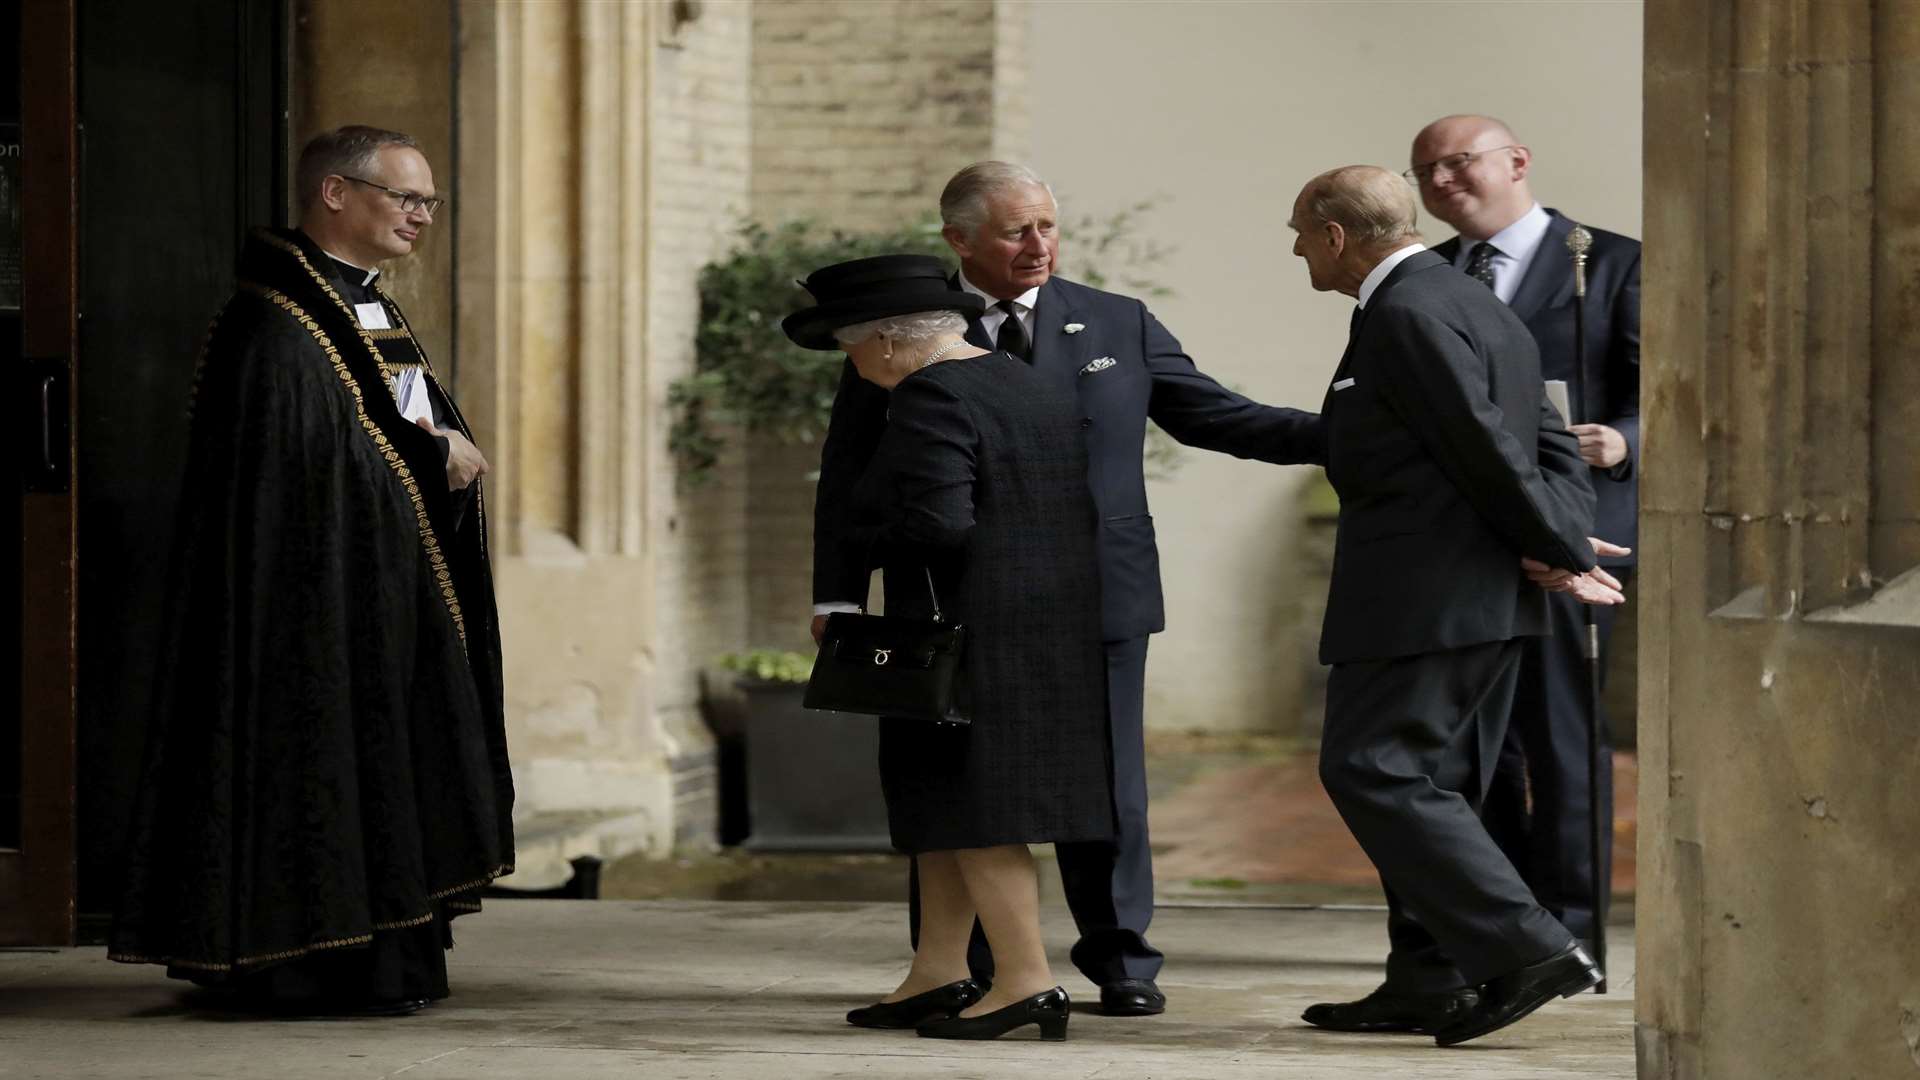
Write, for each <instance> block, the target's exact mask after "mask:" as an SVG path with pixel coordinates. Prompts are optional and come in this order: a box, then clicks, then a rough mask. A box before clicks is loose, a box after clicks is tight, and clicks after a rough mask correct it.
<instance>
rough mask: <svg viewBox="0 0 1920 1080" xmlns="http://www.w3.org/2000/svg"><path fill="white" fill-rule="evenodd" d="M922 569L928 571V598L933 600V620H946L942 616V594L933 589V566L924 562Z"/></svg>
mask: <svg viewBox="0 0 1920 1080" xmlns="http://www.w3.org/2000/svg"><path fill="white" fill-rule="evenodd" d="M920 569H922V570H924V571H926V575H927V599H929V600H931V601H933V621H934V622H937V623H939V622H946V620H945V619H943V618H941V617H940V594H939V593H937V592H935V591H934V589H933V567H931V566H927V565H925V564H924V563H923V564H921V567H920Z"/></svg>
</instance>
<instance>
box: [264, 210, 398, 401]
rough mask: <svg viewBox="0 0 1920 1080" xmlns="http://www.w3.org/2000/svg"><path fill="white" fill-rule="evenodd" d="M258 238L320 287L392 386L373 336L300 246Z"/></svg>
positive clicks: (268, 235) (390, 371) (389, 370)
mask: <svg viewBox="0 0 1920 1080" xmlns="http://www.w3.org/2000/svg"><path fill="white" fill-rule="evenodd" d="M259 236H260V238H261V239H262V240H265V241H266V242H267V243H268V244H271V245H272V246H274V247H277V248H279V249H280V250H281V251H284V252H286V253H287V254H289V255H291V256H293V257H294V259H295V260H296V261H298V262H299V263H300V268H301V269H302V270H305V271H306V272H307V276H308V277H311V278H312V279H313V283H314V284H315V285H318V286H320V291H321V292H324V293H326V294H327V298H328V299H330V300H332V301H333V306H334V307H337V308H339V309H340V311H341V313H342V314H344V315H345V316H346V317H347V325H349V326H351V327H353V328H354V329H355V330H357V331H358V332H359V334H360V340H361V341H364V342H366V344H367V351H368V352H371V353H372V354H373V360H374V362H375V363H377V364H379V365H380V376H381V378H384V379H386V380H387V385H388V386H392V385H393V367H392V365H390V364H388V363H387V358H386V357H385V356H383V355H381V352H380V347H379V346H378V345H375V344H374V343H373V335H371V334H369V333H368V332H367V331H366V330H364V329H362V328H361V327H360V320H359V318H358V317H357V316H355V315H354V313H353V308H351V307H349V306H348V305H347V301H346V300H345V298H343V297H342V296H341V295H340V293H339V292H338V291H336V290H335V289H334V287H333V282H332V281H330V280H328V279H327V275H325V274H323V273H321V272H320V271H319V270H317V269H315V267H314V265H313V263H312V262H311V261H310V260H309V259H308V258H307V253H306V252H304V251H301V250H300V245H298V244H294V243H290V242H288V241H286V240H282V239H281V238H280V237H278V236H275V235H273V234H272V233H270V232H262V233H260V234H259ZM394 310H395V313H396V314H398V311H399V309H398V308H397V307H396V308H395V309H394ZM401 325H402V326H405V325H406V320H404V319H403V320H401Z"/></svg>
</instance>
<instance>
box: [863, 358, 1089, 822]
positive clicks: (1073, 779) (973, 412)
mask: <svg viewBox="0 0 1920 1080" xmlns="http://www.w3.org/2000/svg"><path fill="white" fill-rule="evenodd" d="M855 503H856V507H857V510H856V518H857V521H856V530H855V532H856V534H859V533H864V534H865V537H866V539H867V540H868V541H869V542H871V544H872V549H871V550H872V551H873V552H874V556H873V560H872V561H873V563H874V564H875V565H881V566H884V567H885V569H886V583H887V592H886V596H887V610H888V611H889V612H890V613H892V614H900V615H906V614H912V615H926V614H928V613H930V599H929V597H928V595H927V592H928V590H927V578H926V573H925V568H931V569H932V571H933V578H934V581H935V583H936V584H937V586H938V588H939V591H940V604H941V607H942V608H943V610H944V612H945V614H947V615H948V616H949V618H951V619H953V620H954V621H957V622H959V623H961V624H962V625H964V626H965V627H966V628H967V632H968V640H967V653H966V658H965V663H964V665H963V670H964V673H965V678H966V684H965V689H966V692H967V694H968V695H969V702H970V715H971V716H972V719H973V723H972V724H971V726H968V727H954V726H945V725H935V724H930V723H926V722H924V721H916V720H906V719H882V720H881V721H880V782H881V789H882V791H883V792H884V794H885V796H886V801H887V817H888V821H889V824H890V827H891V831H892V837H893V843H894V846H895V847H897V848H899V849H900V850H902V851H905V852H908V853H916V852H922V851H945V850H952V849H956V848H977V847H991V846H994V845H998V844H1013V843H1050V842H1057V841H1074V840H1102V839H1108V838H1110V837H1112V836H1113V832H1114V811H1113V795H1112V777H1111V763H1110V753H1111V751H1110V745H1111V744H1110V742H1109V739H1108V735H1107V703H1106V685H1107V682H1106V660H1105V653H1104V652H1103V651H1102V648H1101V642H1100V580H1099V570H1098V562H1097V559H1096V555H1095V550H1094V544H1095V533H1096V527H1097V525H1098V520H1097V515H1096V513H1095V510H1094V507H1093V500H1092V497H1091V496H1090V495H1089V494H1088V492H1087V455H1086V448H1085V442H1084V440H1083V438H1082V437H1081V433H1080V416H1079V411H1078V409H1077V407H1076V405H1075V402H1074V397H1073V392H1072V388H1071V387H1059V386H1056V385H1052V384H1050V383H1048V382H1047V381H1046V380H1044V379H1042V378H1041V377H1039V376H1038V375H1036V374H1035V373H1034V371H1033V370H1032V369H1031V368H1030V367H1028V366H1027V365H1026V364H1025V363H1024V362H1022V361H1020V360H1017V359H1014V358H1013V357H1011V356H1009V355H1007V354H1005V353H992V354H989V355H986V356H980V357H974V358H971V359H961V360H951V361H948V362H946V363H942V364H936V365H934V366H932V367H929V368H926V369H924V370H922V371H918V372H915V373H914V374H912V375H910V376H908V377H907V378H906V379H904V380H902V381H901V383H900V384H899V385H898V386H897V387H895V389H894V391H893V394H892V400H891V402H890V404H889V417H888V423H887V431H886V434H885V435H884V436H883V437H882V439H881V442H880V446H879V449H878V451H877V452H876V453H875V455H874V458H873V461H872V463H871V465H870V466H869V467H868V469H867V472H866V474H865V475H864V476H863V477H862V478H861V480H860V484H859V486H858V488H857V489H856V491H855Z"/></svg>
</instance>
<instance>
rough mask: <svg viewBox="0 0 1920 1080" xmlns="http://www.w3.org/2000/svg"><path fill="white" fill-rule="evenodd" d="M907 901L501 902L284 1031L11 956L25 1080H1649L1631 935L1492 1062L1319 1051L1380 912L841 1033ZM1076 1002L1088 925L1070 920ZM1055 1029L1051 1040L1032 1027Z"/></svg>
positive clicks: (17, 1061) (122, 973)
mask: <svg viewBox="0 0 1920 1080" xmlns="http://www.w3.org/2000/svg"><path fill="white" fill-rule="evenodd" d="M902 920H903V914H902V911H901V909H900V906H899V905H898V904H876V903H844V902H843V903H827V902H819V903H801V902H778V903H770V902H754V901H732V902H717V901H600V902H582V901H558V900H516V901H497V902H496V901H489V909H488V910H487V911H486V912H485V913H482V914H480V915H478V916H474V917H472V918H469V919H463V920H461V922H460V923H459V925H458V934H459V947H458V948H457V949H455V950H454V952H453V953H452V958H451V959H452V981H453V986H454V997H452V998H451V999H449V1000H447V1001H445V1002H442V1003H440V1004H439V1005H437V1006H435V1007H434V1008H432V1009H430V1010H428V1011H426V1012H424V1013H421V1014H418V1015H415V1016H411V1017H402V1018H396V1019H387V1020H351V1021H345V1020H342V1021H260V1020H253V1019H250V1018H245V1017H240V1016H236V1015H232V1014H220V1013H208V1012H201V1011H196V1010H194V1009H192V1008H189V1007H188V1005H187V1004H186V1002H185V1000H183V991H182V989H181V984H178V983H170V982H169V981H168V980H166V979H165V978H163V977H162V976H161V974H160V972H159V971H158V970H157V969H155V968H151V967H129V966H123V965H119V964H113V963H110V962H108V961H107V960H105V959H104V958H103V956H102V953H101V950H99V949H70V950H59V951H37V952H36V951H0V1077H4V1078H5V1080H16V1078H27V1077H50V1078H51V1077H58V1078H61V1080H89V1078H95V1077H99V1078H136V1077H159V1078H171V1077H196V1078H202V1077H203V1078H209V1080H222V1078H230V1077H231V1078H255V1077H276V1078H286V1080H305V1078H328V1080H333V1078H353V1080H358V1078H375V1077H382V1078H384V1077H405V1078H407V1080H442V1078H445V1080H452V1078H459V1080H471V1078H485V1077H512V1078H522V1077H537V1078H539V1080H595V1078H600V1077H609V1078H611V1077H619V1078H621V1080H630V1078H632V1077H636V1076H639V1077H646V1078H648V1080H677V1078H687V1080H692V1078H733V1077H739V1078H749V1077H751V1078H756V1080H758V1078H764V1077H776V1078H779V1080H824V1078H830V1077H832V1078H839V1077H862V1078H876V1080H887V1078H896V1077H897V1078H912V1077H935V1076H938V1077H944V1078H949V1080H964V1078H981V1080H985V1078H998V1077H1058V1078H1067V1077H1084V1078H1098V1080H1147V1078H1163V1077H1164V1078H1169V1080H1213V1078H1218V1080H1243V1078H1244V1080H1253V1078H1260V1080H1345V1078H1355V1080H1361V1078H1364V1080H1386V1078H1392V1077H1401V1076H1419V1077H1421V1078H1422V1080H1437V1078H1445V1077H1457V1078H1474V1080H1506V1078H1516V1080H1517V1078H1522V1077H1524V1078H1527V1080H1558V1078H1573V1077H1616V1078H1624V1077H1630V1076H1632V1075H1633V1026H1632V1020H1633V1017H1632V1012H1633V1004H1632V991H1633V985H1634V977H1633V958H1632V934H1631V930H1630V929H1628V928H1626V927H1621V928H1618V929H1617V930H1616V931H1615V935H1616V936H1615V943H1614V946H1613V956H1612V964H1611V966H1612V969H1613V970H1612V983H1613V985H1612V990H1613V992H1612V993H1610V994H1608V995H1606V996H1595V995H1582V996H1581V997H1578V998H1575V999H1572V1000H1569V1001H1561V1002H1555V1003H1553V1004H1551V1005H1549V1006H1547V1007H1546V1008H1545V1009H1543V1010H1541V1012H1539V1013H1537V1014H1535V1015H1534V1016H1533V1017H1531V1018H1529V1019H1527V1020H1525V1021H1523V1022H1521V1023H1520V1024H1517V1025H1515V1026H1514V1027H1511V1028H1509V1029H1507V1030H1506V1031H1504V1032H1500V1033H1498V1034H1496V1035H1494V1036H1492V1037H1489V1038H1487V1039H1485V1040H1483V1041H1481V1042H1476V1043H1471V1044H1468V1045H1467V1046H1466V1047H1462V1048H1457V1049H1453V1050H1440V1049H1436V1048H1435V1047H1434V1046H1433V1045H1432V1043H1431V1041H1430V1040H1427V1039H1423V1038H1419V1037H1413V1036H1384V1035H1382V1036H1351V1035H1338V1034H1333V1033H1328V1032H1320V1031H1315V1030H1313V1029H1311V1028H1308V1027H1306V1026H1304V1025H1302V1024H1301V1023H1300V1022H1299V1021H1298V1020H1297V1019H1295V1018H1296V1017H1297V1016H1298V1015H1299V1013H1300V1010H1301V1009H1302V1008H1303V1007H1305V1006H1306V1005H1307V1004H1309V1003H1311V1002H1314V1001H1317V1000H1325V999H1343V998H1350V997H1354V996H1357V995H1359V994H1362V993H1364V992H1366V991H1367V990H1368V989H1370V988H1371V987H1372V986H1373V985H1374V983H1375V981H1376V979H1377V974H1378V971H1377V965H1378V962H1379V957H1380V954H1381V951H1382V948H1383V945H1384V941H1383V933H1382V921H1381V916H1380V914H1379V913H1378V912H1375V911H1348V910H1327V909H1272V908H1258V907H1249V906H1180V905H1176V906H1169V907H1166V908H1164V909H1163V910H1162V912H1161V913H1160V916H1159V918H1158V919H1157V921H1156V922H1155V924H1154V940H1155V941H1156V942H1157V943H1158V944H1159V945H1160V946H1161V948H1163V949H1164V950H1165V951H1166V952H1167V954H1168V955H1169V956H1170V957H1171V958H1172V959H1171V960H1170V961H1169V963H1168V965H1167V968H1166V971H1165V972H1164V974H1163V978H1162V985H1163V987H1165V989H1166V990H1167V991H1168V992H1169V994H1170V996H1171V999H1172V1006H1171V1008H1170V1010H1169V1011H1168V1013H1167V1014H1166V1015H1164V1016H1160V1017H1154V1018H1150V1019H1138V1020H1119V1019H1110V1018H1107V1017H1102V1016H1099V1015H1096V1014H1092V1013H1088V1012H1084V1011H1082V1012H1076V1014H1075V1016H1074V1019H1073V1022H1072V1027H1071V1029H1070V1033H1069V1038H1068V1041H1067V1042H1065V1043H1040V1042H1037V1041H1035V1040H1033V1039H1032V1037H1031V1035H1028V1036H1027V1037H1025V1038H1022V1039H1019V1040H1017V1041H1016V1040H1014V1039H1012V1038H1009V1039H1007V1040H1002V1041H1000V1042H993V1043H945V1042H935V1041H932V1040H926V1039H919V1038H917V1037H915V1036H914V1035H913V1034H912V1033H911V1032H905V1033H902V1032H875V1031H863V1030H859V1029H855V1028H851V1027H848V1026H846V1025H845V1024H844V1023H842V1022H841V1021H840V1014H841V1013H842V1012H843V1011H844V1010H845V1009H847V1008H848V1007H850V1006H853V1005H857V1004H861V1003H863V1002H864V1001H865V1000H867V999H869V998H871V997H872V996H873V995H874V994H875V993H876V991H878V990H881V989H883V988H885V987H886V986H888V985H890V981H891V980H892V979H894V978H895V977H896V976H897V975H898V973H899V969H900V965H901V963H902V960H903V955H902V954H903V943H902V942H901V940H900V938H901V932H900V928H901V924H902ZM1047 931H1048V937H1049V940H1050V941H1051V942H1052V943H1053V944H1054V945H1055V946H1056V947H1057V949H1058V951H1059V952H1060V953H1061V954H1062V955H1058V956H1056V960H1055V963H1056V965H1057V970H1058V971H1059V973H1060V974H1061V975H1062V976H1063V981H1064V982H1065V985H1066V986H1067V988H1068V991H1069V992H1070V993H1072V994H1073V995H1074V996H1075V997H1076V998H1079V999H1081V1000H1082V1001H1086V1000H1091V999H1092V998H1093V997H1094V994H1093V992H1092V988H1091V987H1090V986H1088V984H1086V983H1085V982H1084V981H1083V980H1081V979H1079V978H1078V977H1077V976H1075V975H1072V974H1071V969H1070V968H1069V967H1068V966H1067V965H1066V962H1065V957H1064V955H1063V954H1064V948H1065V946H1066V945H1067V944H1068V943H1069V942H1070V941H1071V932H1072V928H1071V924H1070V922H1069V921H1068V919H1067V916H1066V913H1065V911H1064V910H1063V909H1061V908H1060V906H1059V905H1058V904H1052V905H1049V906H1048V909H1047ZM1028 1030H1029V1032H1031V1029H1028Z"/></svg>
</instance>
